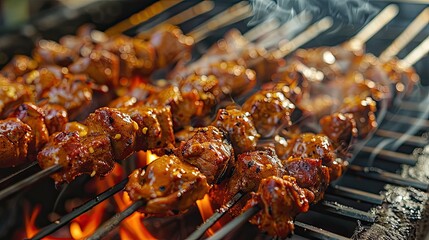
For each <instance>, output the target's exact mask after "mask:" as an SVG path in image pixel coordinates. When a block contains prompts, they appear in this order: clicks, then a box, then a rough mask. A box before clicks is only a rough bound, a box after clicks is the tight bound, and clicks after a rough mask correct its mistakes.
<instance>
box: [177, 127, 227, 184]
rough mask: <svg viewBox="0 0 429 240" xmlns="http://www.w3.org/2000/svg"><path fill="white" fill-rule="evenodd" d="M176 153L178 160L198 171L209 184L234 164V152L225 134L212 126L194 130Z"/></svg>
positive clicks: (214, 181)
mask: <svg viewBox="0 0 429 240" xmlns="http://www.w3.org/2000/svg"><path fill="white" fill-rule="evenodd" d="M178 151H179V153H178V156H179V158H180V159H182V161H185V162H188V163H190V164H192V165H194V166H196V167H197V168H198V169H200V171H201V173H202V174H204V176H206V178H207V182H208V183H209V184H214V183H216V182H217V181H218V180H219V179H220V178H221V177H222V176H223V174H224V173H225V172H226V170H227V168H228V166H229V165H230V164H234V150H233V148H232V146H231V144H230V143H229V141H228V140H227V138H226V133H224V132H222V131H221V130H219V129H217V128H216V127H213V126H209V127H204V128H199V129H198V130H196V132H195V134H194V135H193V136H192V137H191V138H190V139H189V140H187V141H186V142H183V143H182V145H181V146H180V147H179V149H178Z"/></svg>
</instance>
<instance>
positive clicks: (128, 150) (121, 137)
mask: <svg viewBox="0 0 429 240" xmlns="http://www.w3.org/2000/svg"><path fill="white" fill-rule="evenodd" d="M83 124H84V125H86V126H87V127H88V134H106V135H108V137H109V138H110V141H111V144H112V150H113V156H114V158H115V159H117V160H122V159H125V158H126V157H128V156H130V155H131V154H132V153H133V152H134V145H135V143H136V135H137V131H138V130H139V125H138V124H137V123H136V122H135V121H133V120H132V119H131V117H130V116H129V115H127V114H124V113H122V112H120V111H119V110H118V109H114V108H107V107H104V108H99V109H97V110H95V112H94V113H91V114H90V115H89V116H88V118H87V119H85V121H84V122H83Z"/></svg>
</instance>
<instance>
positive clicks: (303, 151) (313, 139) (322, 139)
mask: <svg viewBox="0 0 429 240" xmlns="http://www.w3.org/2000/svg"><path fill="white" fill-rule="evenodd" d="M287 152H288V156H289V157H298V158H300V157H302V158H315V159H320V160H322V164H323V165H325V166H329V165H330V164H331V163H332V162H333V161H334V160H335V153H334V147H333V146H332V143H331V141H330V140H329V138H328V137H327V136H326V135H324V134H314V133H302V134H298V135H296V136H295V137H293V138H291V139H289V140H288V145H287Z"/></svg>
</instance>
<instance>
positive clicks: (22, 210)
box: [0, 1, 429, 239]
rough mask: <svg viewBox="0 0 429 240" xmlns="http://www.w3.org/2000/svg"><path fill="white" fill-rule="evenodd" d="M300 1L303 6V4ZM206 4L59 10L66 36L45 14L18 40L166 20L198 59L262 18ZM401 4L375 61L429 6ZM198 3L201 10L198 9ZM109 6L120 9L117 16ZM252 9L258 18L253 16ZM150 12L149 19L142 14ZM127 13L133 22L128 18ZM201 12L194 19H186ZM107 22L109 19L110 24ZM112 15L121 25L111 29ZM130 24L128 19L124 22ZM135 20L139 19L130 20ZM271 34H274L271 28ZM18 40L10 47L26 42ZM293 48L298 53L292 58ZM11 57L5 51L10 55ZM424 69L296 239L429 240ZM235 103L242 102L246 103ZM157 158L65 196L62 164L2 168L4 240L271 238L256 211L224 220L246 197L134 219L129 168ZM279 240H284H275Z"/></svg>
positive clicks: (420, 66) (325, 36) (375, 49)
mask: <svg viewBox="0 0 429 240" xmlns="http://www.w3.org/2000/svg"><path fill="white" fill-rule="evenodd" d="M101 2H103V1H101ZM278 2H281V1H278ZM291 2H293V1H291ZM296 2H297V4H298V2H299V1H296ZM355 2H359V1H355ZM364 2H365V1H362V2H361V3H364ZM199 4H200V3H199V2H197V1H188V2H187V1H183V2H182V1H177V3H176V2H174V3H173V2H172V1H167V4H166V6H164V7H160V6H158V8H156V7H155V8H152V10H151V11H150V12H149V13H148V11H147V9H146V7H147V6H149V4H148V3H146V6H143V4H141V3H139V2H138V1H136V2H121V1H117V2H116V1H113V2H110V1H109V3H96V4H92V5H90V6H86V7H85V8H84V9H86V10H85V12H84V13H83V14H77V12H76V9H74V10H67V11H73V13H74V14H75V15H73V14H71V13H68V14H65V16H69V18H68V19H63V18H62V16H64V14H63V13H64V12H62V11H58V12H60V13H61V14H58V13H55V12H52V13H51V15H49V16H52V18H55V17H57V18H58V19H57V20H58V21H60V22H61V21H62V22H64V23H65V22H67V23H70V24H69V26H75V27H74V28H72V27H67V29H65V30H64V31H65V32H62V31H59V29H60V28H61V26H60V25H56V24H58V23H55V24H54V23H52V24H51V25H49V24H48V25H47V26H46V20H44V19H45V18H46V16H44V17H41V18H40V19H36V20H35V24H34V25H30V26H27V28H26V29H27V30H28V29H30V28H31V29H32V31H30V32H36V33H32V34H30V33H28V32H20V33H19V34H17V35H22V34H23V33H24V35H25V34H27V35H26V36H24V37H23V38H24V39H21V40H22V42H26V41H33V40H35V39H36V38H37V37H38V36H36V35H37V34H42V35H43V36H44V37H45V36H51V38H52V39H56V38H58V37H60V36H62V35H65V34H69V33H71V32H74V30H75V28H77V26H78V25H81V24H82V23H84V22H88V21H91V22H93V23H95V24H96V25H98V27H100V28H99V29H108V30H107V31H119V32H124V33H126V34H128V35H137V34H141V33H142V32H147V31H148V30H149V29H150V28H151V27H153V26H155V25H156V24H158V23H160V22H164V21H171V22H173V23H176V24H178V25H179V26H180V27H181V29H182V30H183V31H184V32H185V33H194V34H195V35H194V36H195V39H196V40H197V41H198V42H197V44H196V45H195V47H194V50H193V54H194V55H195V56H199V55H202V54H204V53H205V51H206V50H207V48H208V47H209V46H210V45H211V44H213V43H214V42H215V41H217V40H218V39H220V38H222V36H223V34H224V33H225V32H226V31H227V30H228V29H231V28H233V27H235V28H238V29H239V30H240V31H241V32H247V31H248V30H249V29H251V27H249V26H248V25H247V23H248V22H249V20H250V19H252V20H253V21H256V20H258V21H259V19H258V18H255V16H251V15H250V14H248V13H247V12H246V11H244V10H243V12H241V13H240V12H239V13H237V12H236V11H235V12H231V11H230V12H226V14H225V13H224V11H225V10H226V9H229V8H230V7H231V6H233V5H234V4H233V3H226V2H216V3H215V4H213V5H207V6H204V7H202V5H201V4H200V5H199ZM238 4H243V3H238ZM258 4H259V1H255V2H253V7H257V6H258ZM373 4H374V6H375V7H374V8H375V9H383V8H384V7H386V6H387V5H388V2H387V1H375V2H374V3H373ZM298 5H299V4H298ZM316 5H317V4H315V7H316ZM398 5H399V10H400V11H399V12H400V14H399V16H398V17H397V18H395V19H394V20H393V21H392V22H391V23H390V25H388V27H384V28H383V29H382V30H380V31H378V32H377V33H376V34H375V36H374V37H373V38H371V37H370V38H371V39H370V40H369V41H368V42H367V47H366V48H367V51H368V52H371V53H374V54H375V55H377V56H378V55H379V54H380V53H381V51H383V50H384V49H385V48H386V46H387V45H388V44H386V42H387V41H388V42H389V43H390V42H392V41H393V40H394V39H395V38H396V37H397V36H398V35H399V34H400V33H401V32H402V31H403V29H405V28H406V27H407V26H408V25H409V23H410V22H411V21H412V20H413V19H414V18H415V17H416V16H417V15H418V14H419V13H420V12H421V11H422V10H423V9H424V7H425V6H423V5H422V4H409V3H407V4H404V3H401V2H400V1H399V3H398ZM195 6H199V7H198V8H193V7H195ZM234 6H236V5H234ZM243 6H245V4H243V5H242V6H241V7H240V8H238V11H241V10H240V9H243ZM299 6H300V5H299ZM159 8H160V9H161V10H160V9H159ZM163 8H165V9H163ZM100 9H101V10H106V9H107V11H106V12H107V13H106V15H105V16H104V17H103V16H99V14H100V13H99V11H100ZM112 9H121V10H122V11H120V12H121V13H115V14H113V13H111V12H112V11H113V10H112ZM145 9H146V10H145ZM185 9H187V10H185ZM249 9H250V8H249ZM311 9H312V8H311ZM311 9H310V10H311ZM404 9H405V10H408V11H405V10H404ZM410 9H411V10H410ZM64 11H66V10H64ZM139 11H141V12H139ZM253 11H254V12H255V9H253ZM143 12H144V13H145V14H146V15H143V14H142V13H143ZM310 12H311V11H310ZM322 12H323V11H322ZM328 12H329V11H328ZM377 12H378V10H377ZM405 12H406V13H405ZM180 13H182V14H180ZM222 13H224V14H222ZM109 14H110V15H111V16H110V15H109ZM57 15H58V16H57ZM60 15H61V16H60ZM130 15H132V16H131V17H129V16H130ZM151 15H153V17H152V16H151ZM194 15H195V17H192V18H191V17H189V16H194ZM109 16H110V17H111V18H109V19H108V20H106V18H108V17H109ZM212 17H213V19H216V21H214V22H215V23H216V24H214V23H212V24H207V22H209V21H210V19H212ZM252 17H253V18H252ZM112 18H114V19H115V21H114V22H112ZM146 18H147V19H148V20H147V21H146ZM340 18H341V16H340ZM88 19H90V20H88ZM103 19H104V20H103ZM123 19H125V20H124V21H122V20H123ZM130 19H134V20H133V21H131V22H130ZM255 19H256V20H255ZM337 20H338V19H337ZM343 20H344V19H343ZM118 22H119V23H118ZM285 22H286V20H285ZM314 22H316V21H314ZM351 23H353V19H352V20H350V22H346V24H344V25H343V24H338V23H337V22H336V21H335V19H334V29H335V30H332V31H328V32H324V33H321V34H320V35H319V36H317V37H315V38H314V39H311V41H309V42H308V43H307V42H306V41H303V42H299V43H300V47H303V48H308V47H317V46H323V45H335V44H336V43H341V42H344V41H345V40H347V39H348V38H350V36H353V35H354V33H355V32H357V30H359V28H360V27H359V28H358V27H354V26H353V27H350V26H351V25H352V24H351ZM216 25H217V26H216ZM43 26H45V27H44V28H43ZM112 26H114V27H112ZM257 26H259V27H260V28H259V29H256V28H254V29H253V32H252V30H251V31H249V32H248V35H247V36H248V37H249V36H250V37H251V36H255V34H256V33H258V31H262V30H263V28H261V26H264V25H257ZM288 26H289V27H290V28H292V29H293V30H291V31H295V34H294V35H297V36H299V33H300V32H304V31H305V29H309V28H305V27H303V28H302V29H299V28H298V27H297V28H293V27H292V26H291V25H288ZM319 27H320V26H319ZM269 28H270V27H267V29H268V30H270V29H269ZM276 28H279V26H277V27H276ZM310 28H311V27H310ZM355 28H356V29H355ZM255 29H256V30H255ZM268 30H267V33H265V34H266V35H268V34H270V32H272V31H274V28H273V29H271V30H270V31H268ZM427 32H428V31H427V29H425V28H423V30H421V32H420V33H419V34H418V35H417V37H416V38H415V40H414V41H411V42H410V43H408V45H407V47H405V48H404V50H403V51H402V52H400V53H399V54H398V56H399V57H403V56H405V55H407V54H408V53H409V52H411V50H413V49H415V48H416V46H417V45H418V44H419V43H421V42H423V38H424V37H426V35H427ZM14 34H15V33H14ZM50 34H52V35H50ZM55 34H58V36H55ZM291 34H292V33H291ZM256 35H257V34H256ZM306 36H307V37H308V38H310V37H309V36H311V31H310V35H306ZM15 37H16V35H15ZM46 38H48V37H46ZM21 40H20V41H21ZM20 41H17V42H15V43H9V44H14V45H19V44H20V43H19V42H20ZM265 42H266V44H267V45H269V44H272V43H270V42H269V41H265ZM25 45H26V44H24V43H22V45H21V47H19V48H18V49H19V51H22V52H26V53H28V49H25V47H23V46H25ZM301 45H303V46H301ZM10 48H11V47H9V48H8V49H10ZM293 50H295V49H292V50H291V51H293ZM421 51H424V49H423V50H421ZM5 53H6V54H7V50H5ZM285 55H286V54H285ZM195 58H196V57H195ZM426 63H427V59H422V60H421V61H420V62H418V63H416V64H415V65H414V66H415V68H416V70H417V72H418V73H419V74H420V77H421V83H422V85H421V86H416V87H415V88H414V90H413V92H412V93H411V94H409V95H407V96H406V97H404V98H402V97H401V96H399V95H396V96H395V97H394V98H393V99H390V100H389V101H390V103H389V107H388V108H386V109H385V112H382V113H380V112H379V113H378V119H379V126H378V128H377V130H376V131H375V132H374V133H373V135H372V136H371V137H370V138H368V139H366V140H365V141H360V142H359V143H357V144H356V145H355V146H354V149H353V157H352V159H350V165H349V166H348V169H347V171H346V172H345V174H344V175H343V176H342V177H341V178H340V179H339V180H336V181H334V182H332V183H331V184H330V186H329V187H328V189H327V191H326V193H325V196H324V198H323V200H321V201H320V202H318V203H317V204H315V205H311V206H310V210H309V211H308V212H306V213H300V214H298V215H297V217H296V218H295V221H294V224H295V231H294V233H293V235H292V236H291V238H293V239H376V238H380V239H423V238H424V237H427V236H426V234H427V230H428V226H427V225H428V223H429V212H428V205H429V195H428V194H427V192H428V190H429V138H428V135H427V132H428V128H429V118H428V113H429V112H428V111H429V109H428V107H427V104H426V103H427V102H428V101H429V98H428V91H427V85H429V82H428V79H427V76H429V73H428V72H427V71H428V70H427V69H426V68H424V65H425V64H426ZM157 74H159V75H162V74H165V73H163V72H156V73H155V74H154V75H155V77H156V75H157ZM94 98H95V97H94ZM235 100H236V101H237V102H238V103H240V100H237V99H235ZM151 157H153V155H152V154H151V153H150V152H139V153H137V154H135V155H133V156H132V157H131V159H130V160H129V161H128V160H126V161H123V162H122V166H116V167H115V169H114V170H113V172H112V173H111V174H110V175H108V176H107V177H105V178H101V179H93V178H90V177H89V176H80V177H78V178H77V179H75V181H73V182H71V183H70V184H68V185H63V186H61V187H60V188H59V189H55V187H54V184H53V182H52V180H51V179H48V178H43V176H47V175H49V174H50V173H53V172H55V171H57V170H58V168H60V167H56V168H55V167H54V168H48V169H45V170H43V171H41V170H40V168H38V166H37V164H35V163H34V164H30V165H27V166H23V167H18V168H13V169H1V171H0V174H1V175H0V176H1V177H2V179H0V186H1V188H0V189H1V190H0V198H1V201H2V204H1V206H0V216H2V218H1V220H0V238H3V237H5V238H8V239H10V238H15V239H22V238H28V237H30V236H31V238H33V239H42V238H46V239H58V238H64V239H66V238H73V239H80V238H84V237H85V238H86V237H88V236H91V235H92V234H93V233H94V232H95V234H94V235H92V237H90V238H89V239H100V238H102V237H105V238H106V239H119V238H122V239H143V238H157V239H200V238H210V239H224V238H225V239H273V237H272V236H269V235H267V234H266V233H263V232H261V231H260V230H258V229H257V228H256V227H255V226H254V225H252V224H250V223H249V222H248V219H249V218H251V217H252V216H254V215H255V213H256V212H257V211H258V210H259V209H258V208H257V207H253V208H250V209H249V210H248V211H246V212H244V213H242V214H241V215H239V216H237V217H234V218H231V217H230V216H229V215H228V214H226V213H227V212H228V210H229V208H231V207H232V206H233V205H234V204H235V203H236V202H237V201H239V200H240V199H241V197H242V195H241V194H237V195H235V196H234V197H233V198H232V199H231V200H230V202H228V203H227V204H226V205H225V206H223V207H221V208H218V209H216V210H214V211H212V212H210V210H211V208H210V207H209V206H207V205H210V202H207V199H206V200H204V199H203V200H199V203H198V207H197V206H194V207H192V208H190V209H189V210H188V211H187V212H185V213H183V214H181V215H178V216H169V217H153V216H151V217H143V216H141V215H139V214H137V213H135V210H137V209H138V208H140V207H141V204H142V203H141V202H136V203H134V204H131V201H130V200H129V198H128V197H127V196H128V195H126V194H124V193H123V192H122V189H123V188H124V186H125V185H126V183H127V179H126V177H127V176H128V175H129V174H130V173H131V171H132V170H133V169H135V168H137V167H138V166H140V165H142V164H144V163H146V162H147V161H148V160H149V158H151ZM36 180H37V182H36ZM19 185H22V187H26V188H24V190H20V191H19V192H18V193H15V190H14V189H20V188H21V186H19ZM11 186H12V187H11ZM30 186H31V187H30ZM207 209H209V210H207ZM117 212H119V215H118V214H117ZM115 214H116V215H115ZM128 216H130V217H129V218H127V219H126V220H124V221H123V223H122V225H121V227H118V226H119V225H120V221H122V220H123V219H124V218H126V217H128ZM210 217H211V218H210ZM103 222H104V224H103ZM136 226H137V227H136ZM97 230H98V231H97ZM96 231H97V232H96ZM104 234H107V236H104ZM274 239H279V238H276V237H274Z"/></svg>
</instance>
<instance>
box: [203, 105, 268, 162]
mask: <svg viewBox="0 0 429 240" xmlns="http://www.w3.org/2000/svg"><path fill="white" fill-rule="evenodd" d="M212 125H213V126H215V127H217V128H219V129H222V130H224V131H226V132H228V134H229V138H230V139H231V143H232V146H233V147H234V151H235V153H236V154H240V153H244V152H249V151H253V150H255V148H256V143H257V141H258V139H259V137H260V136H259V134H258V132H257V131H256V129H255V127H254V125H253V122H252V119H251V116H250V114H249V113H248V112H244V111H241V110H238V109H228V110H227V109H219V111H218V112H217V115H216V118H215V120H214V121H213V123H212Z"/></svg>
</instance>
